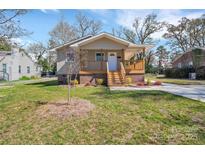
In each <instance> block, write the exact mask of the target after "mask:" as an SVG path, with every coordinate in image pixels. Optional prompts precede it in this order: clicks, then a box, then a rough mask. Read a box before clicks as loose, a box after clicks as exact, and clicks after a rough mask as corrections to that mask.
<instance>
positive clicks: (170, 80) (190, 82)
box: [146, 74, 205, 85]
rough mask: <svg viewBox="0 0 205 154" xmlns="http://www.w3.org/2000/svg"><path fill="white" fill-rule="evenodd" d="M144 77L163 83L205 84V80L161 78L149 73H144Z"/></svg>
mask: <svg viewBox="0 0 205 154" xmlns="http://www.w3.org/2000/svg"><path fill="white" fill-rule="evenodd" d="M146 79H150V80H154V81H161V82H164V83H173V84H178V85H205V80H189V79H172V78H165V77H163V78H162V77H157V76H156V75H150V74H146Z"/></svg>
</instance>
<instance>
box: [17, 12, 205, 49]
mask: <svg viewBox="0 0 205 154" xmlns="http://www.w3.org/2000/svg"><path fill="white" fill-rule="evenodd" d="M79 11H81V12H83V13H84V14H86V15H87V16H89V17H90V18H94V19H97V20H100V21H101V22H102V23H103V31H105V32H111V30H112V28H115V27H118V26H125V27H127V28H132V22H133V20H134V18H136V17H139V18H144V17H145V16H146V15H147V14H150V13H156V14H157V15H158V20H160V21H167V22H169V23H172V24H177V21H178V20H179V19H180V18H181V17H187V18H190V19H191V18H197V17H200V16H201V15H202V14H203V13H205V10H150V9H142V10H139V9H138V10H100V9H98V10H70V9H69V10H55V9H53V10H31V11H30V12H29V13H28V14H26V15H24V16H21V17H20V18H21V25H22V27H24V28H26V29H27V30H29V31H31V32H33V34H32V35H31V36H29V37H24V38H20V39H18V41H19V42H21V43H22V44H24V45H25V46H27V45H28V44H29V43H31V42H38V41H39V42H43V43H44V44H46V42H47V41H48V39H49V34H48V33H49V31H51V30H52V28H53V27H54V26H55V25H56V24H57V23H58V21H59V20H60V19H61V18H62V16H63V17H64V19H65V20H66V21H67V22H68V23H70V24H74V23H75V15H76V14H77V13H78V12H79ZM164 31H165V30H164ZM164 31H162V32H159V33H156V34H154V35H153V37H154V38H155V39H159V40H160V43H159V44H164V43H165V41H164V40H163V39H162V34H163V33H164Z"/></svg>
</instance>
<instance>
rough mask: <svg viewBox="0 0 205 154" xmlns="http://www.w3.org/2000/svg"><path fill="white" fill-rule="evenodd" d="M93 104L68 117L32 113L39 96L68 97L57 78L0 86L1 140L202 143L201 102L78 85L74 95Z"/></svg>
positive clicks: (47, 98) (203, 120)
mask: <svg viewBox="0 0 205 154" xmlns="http://www.w3.org/2000/svg"><path fill="white" fill-rule="evenodd" d="M74 93H75V96H77V97H80V98H83V99H87V100H90V101H91V103H93V104H95V106H96V107H95V109H94V110H93V111H92V112H91V113H90V114H89V115H88V116H85V117H81V118H79V117H73V118H68V119H66V120H59V119H58V118H42V117H39V115H36V114H35V113H36V110H37V108H39V107H41V105H40V104H38V103H37V102H38V101H55V100H59V99H66V94H67V89H66V87H62V86H58V85H56V81H47V82H41V83H31V84H27V85H23V84H17V85H15V86H14V87H13V88H7V89H1V90H0V144H205V118H204V117H205V104H204V103H201V102H198V101H193V100H189V99H186V98H182V97H178V96H174V95H171V94H168V93H164V92H160V91H132V92H120V91H115V92H111V93H109V92H108V91H107V89H106V88H105V87H95V88H94V87H83V88H82V87H81V88H76V89H75V90H72V95H73V94H74Z"/></svg>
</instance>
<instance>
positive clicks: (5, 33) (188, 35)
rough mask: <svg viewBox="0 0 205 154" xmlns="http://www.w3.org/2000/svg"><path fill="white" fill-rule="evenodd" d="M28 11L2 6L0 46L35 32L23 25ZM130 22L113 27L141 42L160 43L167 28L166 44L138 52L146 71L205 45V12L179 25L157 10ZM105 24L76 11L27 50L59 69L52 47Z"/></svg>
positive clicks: (94, 31)
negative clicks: (159, 35) (161, 16)
mask: <svg viewBox="0 0 205 154" xmlns="http://www.w3.org/2000/svg"><path fill="white" fill-rule="evenodd" d="M26 13H28V11H27V10H0V50H10V48H11V46H12V45H13V44H12V41H11V39H13V38H19V37H22V36H26V35H31V34H32V32H29V31H27V30H26V29H24V28H22V27H21V26H20V18H18V17H19V16H23V15H25V14H26ZM130 24H131V26H132V28H127V27H117V28H116V27H115V28H113V29H112V33H113V35H115V36H118V37H120V38H123V39H125V40H128V41H130V42H133V43H137V44H153V45H156V44H157V43H158V42H159V40H156V39H154V37H153V35H154V34H155V33H158V32H160V31H165V32H164V35H163V36H162V37H163V39H164V40H165V42H166V44H165V45H164V46H161V45H160V46H158V47H157V46H156V47H155V48H154V49H151V50H148V51H146V52H145V55H138V58H139V56H140V57H144V58H145V62H146V63H145V64H146V72H158V73H160V72H162V71H163V70H164V69H166V67H169V64H170V61H171V60H172V59H173V58H174V57H175V56H176V55H178V54H180V53H183V52H186V51H187V49H189V48H193V47H204V46H205V14H203V15H202V16H201V17H199V18H196V19H188V18H186V17H183V18H181V20H179V21H178V24H176V25H173V24H171V23H166V22H163V21H159V20H158V18H157V15H156V14H149V15H147V16H146V17H145V18H143V19H141V18H139V17H136V18H135V20H134V21H133V23H130ZM102 26H103V24H102V22H101V21H99V20H95V19H92V18H90V17H88V16H86V15H85V14H83V13H82V12H79V13H77V14H76V16H75V22H74V23H73V24H71V23H69V21H67V20H65V19H64V18H63V17H62V18H61V20H60V21H59V22H58V23H57V24H56V26H54V27H53V29H51V31H50V32H49V40H48V41H47V44H43V43H42V42H35V43H31V44H29V46H28V47H27V48H26V51H27V52H28V53H30V54H32V55H33V58H34V59H35V60H36V61H37V63H38V64H40V65H41V66H43V69H44V71H55V68H56V64H55V61H56V60H55V57H56V55H55V52H49V49H52V48H54V47H56V46H58V45H62V44H64V43H66V42H69V41H71V40H74V39H77V38H80V37H84V36H86V35H96V34H98V33H99V32H100V31H101V30H102Z"/></svg>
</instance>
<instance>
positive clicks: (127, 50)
mask: <svg viewBox="0 0 205 154" xmlns="http://www.w3.org/2000/svg"><path fill="white" fill-rule="evenodd" d="M152 47H153V46H152V45H138V44H134V43H132V42H129V41H126V40H124V39H121V38H119V37H116V36H113V35H111V34H108V33H100V34H98V35H95V36H86V37H83V38H80V39H77V40H74V41H71V42H68V43H66V44H63V45H61V46H58V47H56V48H54V49H53V50H55V51H56V52H57V76H58V81H59V83H66V79H67V72H68V67H67V63H68V60H67V59H68V58H69V57H70V56H71V54H69V53H70V52H71V51H72V52H73V51H74V52H77V53H79V57H80V58H79V65H80V67H79V70H78V72H77V73H78V80H79V82H80V84H86V83H91V84H95V83H96V79H98V78H101V79H103V81H104V83H105V84H107V85H108V86H114V85H122V84H124V83H125V80H126V78H127V77H130V78H131V79H132V81H133V82H143V81H144V74H145V61H144V56H143V55H144V52H146V51H147V50H149V49H150V48H152Z"/></svg>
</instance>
